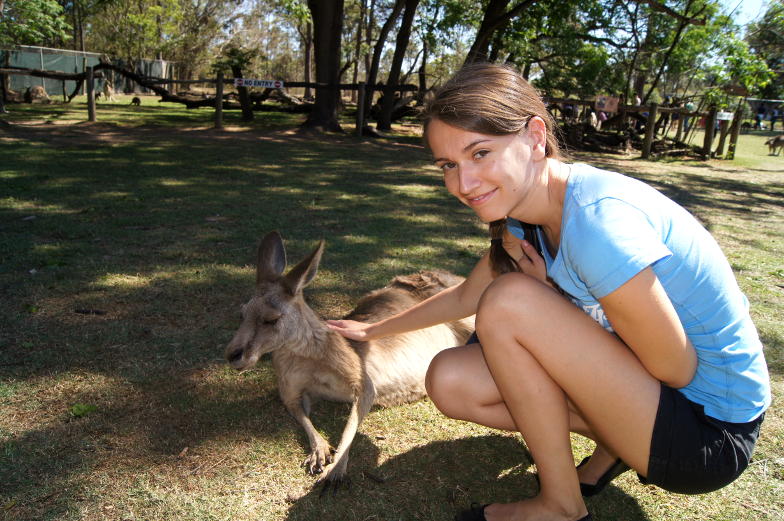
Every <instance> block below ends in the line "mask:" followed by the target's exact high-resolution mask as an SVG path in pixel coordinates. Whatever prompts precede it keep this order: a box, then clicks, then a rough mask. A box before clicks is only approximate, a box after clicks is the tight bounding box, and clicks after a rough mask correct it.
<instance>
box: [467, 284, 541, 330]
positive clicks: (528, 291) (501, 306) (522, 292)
mask: <svg viewBox="0 0 784 521" xmlns="http://www.w3.org/2000/svg"><path fill="white" fill-rule="evenodd" d="M544 287H545V286H544V285H543V284H542V283H541V282H539V281H537V280H536V279H534V278H533V277H529V276H528V275H524V274H522V273H506V274H504V275H501V276H500V277H498V278H497V279H496V280H495V281H493V283H492V284H490V286H488V288H487V289H486V290H485V292H484V294H483V295H482V298H481V299H480V300H479V307H478V309H477V313H476V330H477V332H478V333H479V338H480V339H481V338H482V331H485V333H486V334H487V333H488V332H493V331H497V330H498V328H499V326H500V325H502V324H505V323H506V324H519V323H520V321H521V320H526V319H530V318H531V317H532V316H533V315H534V314H535V312H536V307H535V306H533V305H532V303H533V302H535V300H536V296H535V295H536V293H537V292H540V291H542V289H543V288H544ZM491 334H492V333H491Z"/></svg>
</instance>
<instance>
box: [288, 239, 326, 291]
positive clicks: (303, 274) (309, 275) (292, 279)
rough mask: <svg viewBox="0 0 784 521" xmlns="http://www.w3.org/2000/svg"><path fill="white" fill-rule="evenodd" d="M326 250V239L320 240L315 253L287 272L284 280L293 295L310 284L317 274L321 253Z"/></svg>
mask: <svg viewBox="0 0 784 521" xmlns="http://www.w3.org/2000/svg"><path fill="white" fill-rule="evenodd" d="M323 252H324V241H321V242H319V245H318V246H317V247H316V249H315V250H313V253H311V254H310V255H308V257H307V258H306V259H304V260H303V261H302V262H300V263H299V264H297V265H296V266H294V267H293V268H291V271H289V272H288V273H287V274H286V277H285V278H284V280H285V281H286V285H287V286H288V287H289V289H290V290H291V294H292V295H296V294H297V293H299V292H300V291H302V288H304V287H305V286H307V285H308V284H310V281H311V280H313V277H315V276H316V272H317V271H318V266H319V263H320V262H321V254H322V253H323Z"/></svg>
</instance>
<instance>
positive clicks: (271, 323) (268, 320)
mask: <svg viewBox="0 0 784 521" xmlns="http://www.w3.org/2000/svg"><path fill="white" fill-rule="evenodd" d="M278 320H280V317H276V318H266V319H264V320H262V322H261V323H262V324H264V325H265V326H274V325H275V324H277V323H278Z"/></svg>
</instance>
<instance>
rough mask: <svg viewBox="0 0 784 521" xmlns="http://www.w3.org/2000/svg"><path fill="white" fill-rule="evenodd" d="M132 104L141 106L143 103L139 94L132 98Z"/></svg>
mask: <svg viewBox="0 0 784 521" xmlns="http://www.w3.org/2000/svg"><path fill="white" fill-rule="evenodd" d="M131 105H133V106H135V107H141V105H142V100H141V98H139V96H134V97H133V99H132V100H131Z"/></svg>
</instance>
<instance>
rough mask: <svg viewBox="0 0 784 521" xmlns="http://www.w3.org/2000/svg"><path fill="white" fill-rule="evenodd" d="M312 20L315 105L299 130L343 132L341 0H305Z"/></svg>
mask: <svg viewBox="0 0 784 521" xmlns="http://www.w3.org/2000/svg"><path fill="white" fill-rule="evenodd" d="M308 7H309V8H310V15H311V18H312V19H313V44H314V47H315V51H316V52H315V58H316V82H317V83H319V84H320V85H319V88H317V89H316V102H315V104H314V105H313V110H312V111H311V113H310V114H309V115H308V119H307V120H306V121H305V123H303V124H302V127H301V128H302V129H303V130H307V129H313V130H319V131H334V132H342V131H343V129H342V128H341V127H340V123H338V103H339V99H340V98H339V97H340V89H339V88H338V85H339V83H340V56H341V54H340V43H341V36H342V31H343V0H308Z"/></svg>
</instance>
